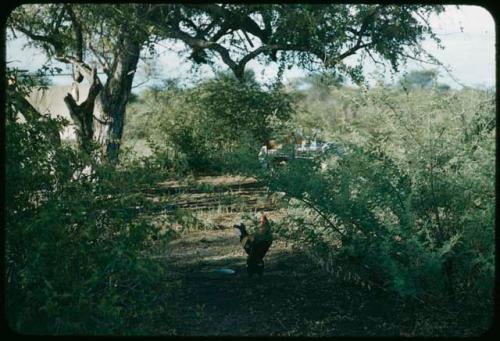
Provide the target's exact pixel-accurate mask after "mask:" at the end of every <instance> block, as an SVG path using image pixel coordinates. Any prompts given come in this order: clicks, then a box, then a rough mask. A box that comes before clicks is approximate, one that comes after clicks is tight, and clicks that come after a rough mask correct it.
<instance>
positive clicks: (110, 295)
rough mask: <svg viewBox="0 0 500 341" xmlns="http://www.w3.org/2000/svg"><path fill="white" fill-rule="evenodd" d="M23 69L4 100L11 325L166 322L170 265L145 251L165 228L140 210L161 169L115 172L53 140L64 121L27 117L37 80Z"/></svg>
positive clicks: (71, 329)
mask: <svg viewBox="0 0 500 341" xmlns="http://www.w3.org/2000/svg"><path fill="white" fill-rule="evenodd" d="M17 75H18V73H17V72H16V71H15V70H12V71H10V70H9V79H11V80H12V82H10V83H9V88H8V89H7V91H8V93H9V94H10V95H11V96H8V97H7V106H6V107H7V113H8V115H7V117H8V118H9V119H7V120H6V179H5V180H6V186H5V199H6V200H5V202H6V206H5V212H6V218H5V222H6V234H5V236H6V240H5V246H6V248H5V265H6V267H5V270H6V282H5V283H6V288H5V298H6V310H5V312H6V317H7V320H8V322H9V325H10V326H11V327H12V328H13V329H14V330H16V331H18V332H20V333H22V334H31V333H34V334H137V333H144V332H148V331H151V328H152V326H153V325H155V324H156V326H157V327H156V328H158V326H159V325H158V323H159V322H161V325H160V327H161V328H165V329H168V328H169V327H168V310H167V309H166V308H167V307H166V305H165V299H166V295H168V293H169V290H168V287H167V286H166V285H165V281H164V279H165V277H164V276H165V270H164V267H163V266H162V265H161V264H160V263H159V262H158V261H157V260H152V259H150V258H149V257H148V249H150V248H151V247H152V245H154V244H157V243H159V241H160V240H163V239H165V238H164V235H165V234H164V231H159V230H158V229H157V228H156V227H154V226H152V225H151V224H150V223H149V222H148V221H147V220H145V219H144V218H142V217H140V216H139V215H138V212H139V210H137V208H139V207H144V206H147V205H148V203H147V200H146V199H145V198H144V196H143V195H137V194H136V193H137V192H138V190H140V189H141V188H143V187H145V186H149V185H150V184H151V182H152V181H155V174H156V173H155V172H154V169H151V168H148V167H147V166H138V165H135V166H134V165H132V164H130V165H128V166H127V168H121V167H120V168H118V169H110V168H107V167H106V166H100V165H98V164H96V162H95V160H96V159H97V158H96V155H95V154H94V155H93V157H89V155H87V154H83V155H80V154H79V153H78V152H77V151H75V150H74V149H73V148H72V147H71V146H68V145H66V144H65V143H62V144H57V143H55V141H54V139H53V132H54V130H55V132H56V134H58V129H59V128H61V127H62V125H63V122H59V121H57V120H54V119H50V118H46V117H43V116H39V117H31V116H30V115H26V111H25V110H26V107H25V102H24V100H23V97H22V95H23V94H22V92H21V90H20V89H23V88H24V85H26V86H28V87H29V86H30V85H32V84H33V82H32V80H31V79H30V78H27V77H22V78H20V77H17ZM144 167H146V168H144ZM153 239H156V241H155V240H153ZM165 320H167V322H166V321H165ZM156 330H158V329H156Z"/></svg>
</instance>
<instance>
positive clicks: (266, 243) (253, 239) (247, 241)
mask: <svg viewBox="0 0 500 341" xmlns="http://www.w3.org/2000/svg"><path fill="white" fill-rule="evenodd" d="M234 227H235V228H236V229H238V233H239V235H240V244H241V245H242V246H243V248H244V249H245V251H246V253H247V254H248V257H247V273H248V274H249V275H250V276H252V275H253V274H258V275H259V276H262V273H263V272H264V256H265V255H266V252H267V250H269V247H270V246H271V244H272V242H273V237H272V234H271V226H270V224H269V221H268V220H267V217H266V216H265V215H264V214H263V215H262V216H261V217H260V221H259V228H258V230H257V232H256V233H253V234H249V233H248V232H247V229H246V227H245V225H244V224H243V223H240V224H239V225H234Z"/></svg>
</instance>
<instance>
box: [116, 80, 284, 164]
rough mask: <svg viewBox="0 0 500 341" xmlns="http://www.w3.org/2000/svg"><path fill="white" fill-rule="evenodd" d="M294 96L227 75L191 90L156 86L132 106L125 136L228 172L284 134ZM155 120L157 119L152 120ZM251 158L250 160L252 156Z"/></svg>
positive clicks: (168, 157)
mask: <svg viewBox="0 0 500 341" xmlns="http://www.w3.org/2000/svg"><path fill="white" fill-rule="evenodd" d="M291 106H292V103H291V98H290V96H289V95H287V94H286V93H284V92H283V90H282V89H280V88H271V89H264V88H262V86H260V85H259V84H258V83H257V82H256V81H255V79H253V77H252V75H251V74H249V75H248V78H247V79H246V81H245V82H240V81H238V80H237V79H236V78H234V77H232V76H229V75H225V74H222V75H220V76H219V77H218V78H216V79H213V80H208V81H206V82H203V83H201V84H199V85H198V86H196V87H193V88H190V89H179V88H177V87H175V86H174V87H168V88H166V89H164V90H156V91H155V90H150V91H149V92H146V93H145V94H143V96H142V97H141V98H140V99H139V100H138V102H136V103H135V104H134V105H133V106H132V108H131V110H130V111H129V113H128V114H129V115H130V120H131V121H130V122H129V128H128V129H127V130H126V131H125V141H127V139H128V142H129V143H130V142H131V141H133V140H137V139H139V138H143V139H144V138H146V137H147V139H148V140H149V141H150V142H151V145H152V146H153V148H155V149H156V151H157V152H158V153H162V152H163V153H164V160H165V162H166V163H167V164H168V165H170V166H172V167H173V166H174V165H177V169H180V170H182V169H183V168H182V167H181V166H179V165H184V169H189V170H191V171H195V172H200V171H205V172H207V171H212V170H214V171H222V170H223V169H225V170H230V168H231V167H237V165H236V164H235V163H236V159H238V158H239V157H241V156H244V155H242V154H247V153H250V154H251V155H252V156H251V157H252V158H253V159H255V160H256V155H257V153H258V148H260V146H261V145H263V144H264V143H265V142H266V141H267V140H268V139H269V138H271V137H273V136H275V135H276V134H279V133H282V131H283V129H284V127H285V123H286V121H287V120H288V119H289V117H290V115H291V113H292V107H291ZM151 120H153V121H155V122H157V124H156V125H151V124H150V122H151ZM248 161H250V160H248Z"/></svg>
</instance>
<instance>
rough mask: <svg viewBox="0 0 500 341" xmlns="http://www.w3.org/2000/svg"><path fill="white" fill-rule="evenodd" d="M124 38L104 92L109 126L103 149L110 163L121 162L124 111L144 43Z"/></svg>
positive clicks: (105, 113)
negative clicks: (119, 155) (119, 160)
mask: <svg viewBox="0 0 500 341" xmlns="http://www.w3.org/2000/svg"><path fill="white" fill-rule="evenodd" d="M127 38H128V37H127V36H124V37H123V44H121V46H119V47H118V49H119V52H118V53H117V55H116V58H115V60H114V62H113V65H112V68H111V69H112V70H111V74H110V76H109V78H108V80H107V82H106V84H105V85H104V90H103V92H102V93H101V102H102V111H103V114H104V116H105V119H106V124H107V127H102V128H101V132H100V133H101V134H102V135H104V136H102V137H103V140H102V142H103V146H104V145H105V148H106V155H107V158H108V161H109V162H110V163H116V162H117V161H118V153H119V150H120V144H121V138H122V134H123V125H124V123H125V108H126V104H127V101H128V98H129V96H130V92H131V90H132V82H133V80H134V74H135V71H136V68H137V63H138V62H139V55H140V52H141V46H142V44H141V43H140V42H139V41H137V39H135V40H134V39H131V38H128V39H127Z"/></svg>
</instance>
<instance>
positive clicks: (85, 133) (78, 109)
mask: <svg viewBox="0 0 500 341" xmlns="http://www.w3.org/2000/svg"><path fill="white" fill-rule="evenodd" d="M88 77H89V78H90V79H89V80H90V82H91V84H90V89H89V94H88V96H87V99H86V100H85V101H83V102H82V103H81V104H78V103H77V101H78V96H76V98H74V95H72V94H71V93H68V94H67V95H66V96H65V97H64V102H65V103H66V106H67V107H68V110H69V114H70V116H71V118H72V119H73V122H74V124H75V126H76V138H77V143H78V146H79V148H80V149H81V150H83V151H85V152H90V149H91V144H92V139H93V136H94V127H93V125H94V124H93V121H94V106H95V101H96V98H97V96H98V95H99V93H100V91H101V89H102V84H101V82H100V81H99V78H98V77H97V71H96V69H95V68H93V69H92V71H91V72H90V73H89V75H88Z"/></svg>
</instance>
